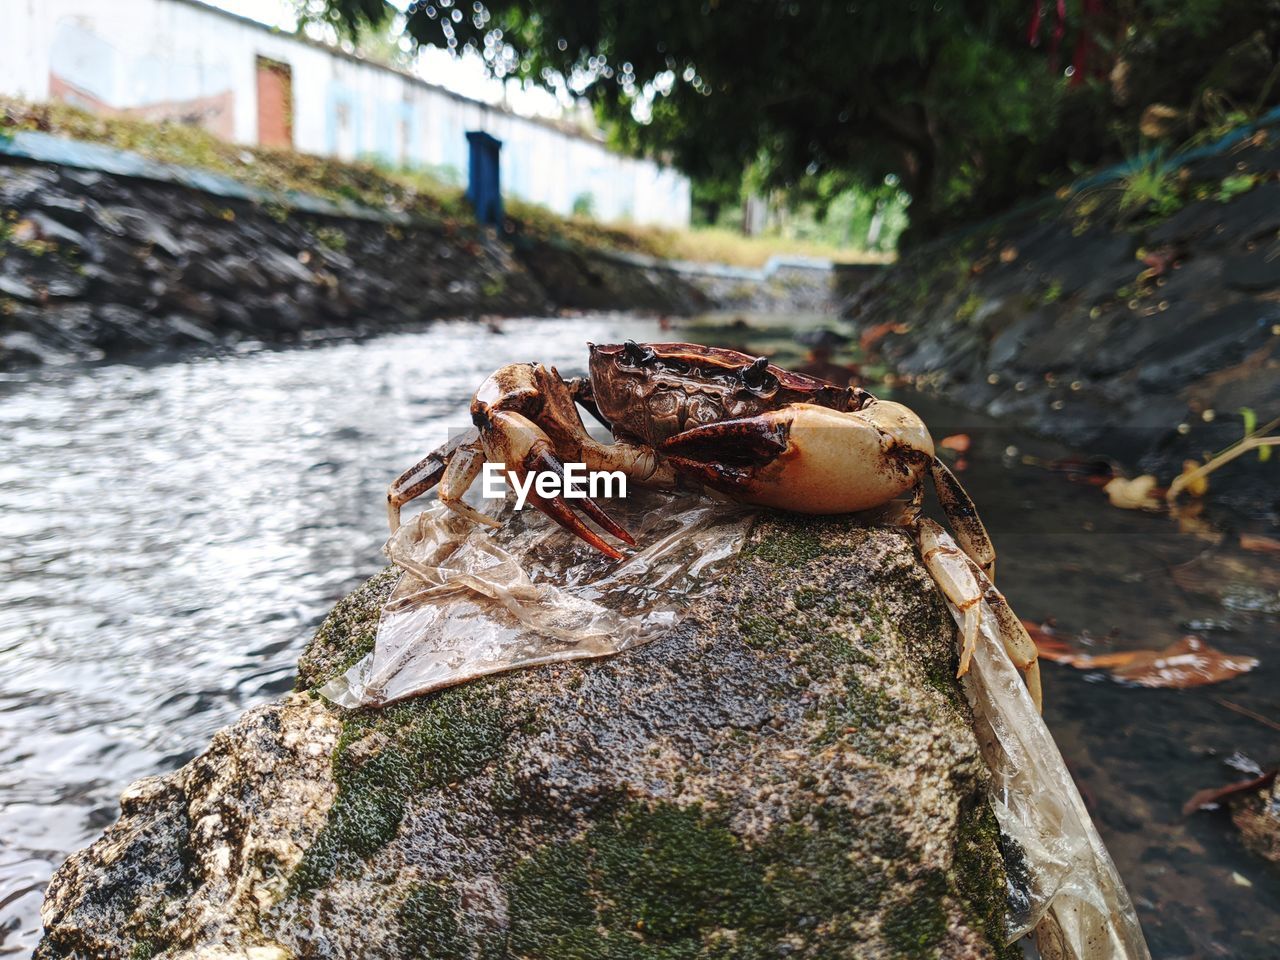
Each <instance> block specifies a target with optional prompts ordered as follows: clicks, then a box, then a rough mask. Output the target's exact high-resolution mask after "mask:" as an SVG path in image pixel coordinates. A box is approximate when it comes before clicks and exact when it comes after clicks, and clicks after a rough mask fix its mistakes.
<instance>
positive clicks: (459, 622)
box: [320, 490, 753, 707]
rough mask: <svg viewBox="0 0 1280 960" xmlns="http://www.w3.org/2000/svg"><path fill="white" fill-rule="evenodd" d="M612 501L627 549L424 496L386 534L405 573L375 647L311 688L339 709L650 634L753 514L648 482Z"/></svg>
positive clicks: (529, 513)
mask: <svg viewBox="0 0 1280 960" xmlns="http://www.w3.org/2000/svg"><path fill="white" fill-rule="evenodd" d="M609 511H610V513H611V514H612V515H613V516H614V518H615V519H616V520H618V521H619V522H620V523H621V524H622V525H623V526H624V527H626V528H627V529H628V530H629V531H630V532H631V534H632V536H633V537H635V540H636V543H637V544H638V545H639V549H637V550H633V551H631V552H629V553H628V555H627V556H626V557H624V558H623V559H622V560H610V559H609V558H607V557H604V556H602V555H601V554H600V553H598V552H597V551H595V550H594V549H592V548H591V547H589V546H587V545H586V544H585V543H583V542H582V541H581V540H578V539H577V538H576V537H574V536H572V535H571V534H569V533H568V532H566V531H564V530H562V529H561V528H560V527H558V526H556V525H555V524H553V523H552V522H551V521H550V520H548V519H547V518H546V517H544V516H543V515H542V514H540V513H538V512H537V511H536V510H534V509H532V508H529V509H525V510H522V511H516V510H514V509H512V508H511V506H510V501H508V504H507V506H506V507H505V508H504V509H503V511H502V512H501V513H500V514H498V515H497V519H498V520H500V521H501V526H499V527H498V528H495V529H490V528H486V527H482V526H478V525H476V524H473V523H471V521H469V520H466V519H464V518H462V517H459V516H457V515H456V514H454V513H453V512H451V511H450V510H448V509H446V508H445V507H444V506H442V505H440V504H439V503H436V504H434V505H432V506H431V507H430V508H428V509H427V510H425V511H423V512H422V513H420V514H418V515H417V516H416V517H414V518H413V519H411V520H409V521H407V522H406V523H405V524H404V525H403V526H401V527H400V529H399V530H397V531H396V533H395V534H393V535H392V537H391V539H390V540H388V541H387V545H386V547H385V551H386V554H387V556H388V557H389V558H390V559H391V560H392V561H393V562H394V563H396V564H397V565H399V566H400V567H401V569H403V570H404V571H405V572H404V574H403V575H402V576H401V577H400V580H399V582H398V583H397V584H396V587H395V589H394V590H393V592H392V594H391V596H390V598H389V599H388V601H387V603H386V605H385V606H384V608H383V611H382V616H381V619H380V620H379V623H378V632H377V637H376V640H375V642H374V649H373V652H372V653H370V654H369V655H368V656H366V657H365V658H364V659H363V660H361V661H360V662H359V663H357V664H356V665H355V666H354V667H352V668H351V669H350V670H348V671H347V673H346V674H344V675H343V676H341V677H339V678H337V679H336V680H334V681H331V682H330V683H328V684H326V685H325V686H324V687H322V688H321V690H320V692H321V693H322V694H323V695H324V696H325V697H327V698H328V699H330V700H332V701H333V702H334V703H336V704H338V705H339V706H343V707H374V706H382V705H384V704H387V703H391V702H392V701H395V700H400V699H403V698H405V697H411V696H415V695H417V694H421V693H427V692H429V691H431V690H438V689H440V688H441V687H446V686H450V685H452V684H456V683H463V682H465V681H467V680H471V679H474V678H476V677H480V676H484V675H485V674H490V673H497V672H499V671H503V670H513V669H517V668H520V667H531V666H535V665H538V664H545V663H556V662H560V661H564V660H577V659H582V658H587V657H600V656H605V655H607V654H612V653H618V652H619V651H621V650H626V649H628V648H629V647H634V646H637V645H638V644H641V643H645V642H647V641H649V640H651V639H653V638H654V637H657V636H660V635H661V634H662V633H663V632H665V631H666V630H667V629H669V628H670V627H671V626H672V625H674V624H675V623H676V622H677V621H678V620H679V619H680V616H681V614H682V613H683V611H684V610H685V609H686V607H687V606H688V604H689V602H690V601H691V600H693V599H694V598H695V597H696V596H697V595H698V592H699V590H700V589H702V588H703V587H705V586H706V585H707V584H708V582H709V580H710V578H711V577H713V576H714V575H715V573H716V571H717V570H718V569H719V568H720V567H721V566H722V565H723V564H724V563H725V561H727V560H729V559H730V558H732V557H733V556H735V555H736V554H737V553H738V551H739V550H741V549H742V545H743V543H744V542H745V541H746V536H747V533H748V531H749V530H750V527H751V521H752V517H753V515H752V514H751V513H749V512H747V511H746V510H744V508H743V507H742V506H741V505H739V504H734V503H729V502H726V501H720V500H714V499H711V498H709V497H706V496H695V495H690V494H687V493H676V494H672V493H661V492H657V491H643V490H637V491H633V492H632V495H631V496H629V497H628V498H627V499H625V500H613V501H610V503H609Z"/></svg>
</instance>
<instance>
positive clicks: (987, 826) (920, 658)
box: [39, 518, 1020, 960]
mask: <svg viewBox="0 0 1280 960" xmlns="http://www.w3.org/2000/svg"><path fill="white" fill-rule="evenodd" d="M392 578H393V572H391V571H384V573H382V574H380V575H379V576H378V577H375V578H374V579H373V580H371V581H370V582H369V583H368V584H366V585H365V586H364V587H362V588H361V589H360V590H358V591H356V593H354V594H353V595H352V596H351V597H349V598H348V599H347V600H345V601H343V603H342V604H339V606H338V607H337V608H336V609H335V611H334V613H333V614H332V615H331V617H330V618H329V620H327V621H326V623H325V624H324V626H323V627H322V628H321V630H320V631H319V633H318V634H317V637H316V639H315V640H314V641H313V642H312V644H311V646H310V647H309V648H308V649H307V650H306V652H305V653H304V654H303V656H302V659H301V661H300V681H299V685H300V691H299V692H298V693H295V694H293V695H292V696H291V697H290V698H288V699H287V700H286V701H284V702H283V703H278V704H273V705H270V706H267V707H263V708H259V709H258V710H256V711H251V712H250V713H249V714H247V715H246V717H245V718H243V719H242V720H241V721H240V723H239V724H237V726H236V727H233V728H231V729H229V730H228V731H224V732H223V734H220V735H219V737H220V738H221V739H220V740H219V741H218V742H219V743H221V744H222V745H223V747H226V745H228V744H235V743H237V742H241V743H243V744H244V746H243V750H244V751H245V752H246V755H245V756H240V757H229V756H225V755H223V754H222V753H217V752H216V751H215V754H214V755H213V759H210V756H206V757H202V758H200V759H198V760H196V761H194V762H193V764H192V765H190V766H189V767H188V768H185V769H184V770H183V771H179V772H178V773H176V774H172V775H170V776H169V777H164V778H159V779H158V780H157V781H155V782H156V783H158V784H160V785H161V786H162V788H163V789H161V788H159V787H158V788H156V790H154V791H153V793H154V794H155V797H154V799H153V801H152V802H151V803H149V804H148V805H145V806H143V807H141V808H135V807H132V806H131V807H127V808H126V809H125V812H124V815H123V817H122V819H121V821H120V823H118V824H117V825H116V826H114V827H112V828H111V830H109V831H108V833H107V835H106V836H105V837H104V838H103V839H102V840H99V841H98V843H97V844H95V845H94V846H93V847H91V848H89V850H87V851H84V852H81V853H79V854H76V855H75V856H74V857H72V858H71V860H70V861H69V862H68V864H67V865H65V866H64V867H63V868H62V869H61V870H60V871H59V872H58V874H57V875H56V876H55V878H54V880H53V883H52V884H51V887H50V893H49V899H48V901H47V902H46V913H45V917H46V921H47V922H48V924H49V928H48V932H47V935H46V938H45V940H44V942H43V944H42V945H41V948H40V954H39V956H41V957H44V958H50V957H59V956H70V955H72V954H73V953H75V952H76V951H81V952H82V953H93V954H95V955H103V956H121V957H124V956H129V955H130V952H131V951H134V950H138V949H142V950H144V951H146V955H148V956H180V955H189V956H193V955H195V954H194V953H191V951H195V952H201V951H203V952H204V953H210V952H215V951H225V952H229V953H230V954H232V955H239V956H246V957H248V956H258V957H262V958H268V957H276V956H279V957H285V956H334V957H340V956H341V957H354V956H360V957H441V958H446V957H447V958H453V957H458V958H463V957H466V958H493V960H496V958H507V957H511V958H515V957H519V958H548V960H551V958H555V960H574V958H581V960H588V958H591V960H614V958H618V960H621V958H647V960H677V958H695V957H708V958H709V957H717V958H721V957H723V958H730V957H733V958H737V957H741V958H754V957H775V956H783V955H786V956H795V957H860V958H862V957H865V958H877V957H886V958H887V957H905V958H934V957H975V956H989V957H1016V956H1019V955H1020V954H1019V953H1018V952H1017V951H1016V950H1011V949H1010V948H1007V947H1004V946H1003V945H1002V944H1001V939H1002V938H1001V918H1002V916H1003V905H1004V891H1005V872H1004V868H1003V866H1002V864H1001V861H1000V856H999V852H998V847H997V842H996V841H997V830H996V827H995V822H994V818H993V816H992V814H991V812H990V809H989V808H988V806H987V804H986V801H985V799H984V796H985V793H984V791H985V785H986V773H985V769H984V767H983V764H982V761H981V758H980V756H979V753H978V748H977V744H976V742H975V740H974V736H973V733H972V731H971V729H970V725H969V722H968V716H967V713H966V708H965V706H964V701H963V699H962V697H961V696H960V694H959V690H958V687H957V685H956V683H955V680H954V677H953V675H954V670H955V652H954V649H955V633H954V627H953V625H952V623H951V620H950V617H949V616H948V614H947V611H946V609H945V607H944V605H943V603H942V600H941V598H940V596H939V594H938V592H937V590H936V588H935V587H934V586H933V583H932V581H931V580H930V579H929V578H928V575H927V574H926V573H925V572H924V570H923V568H922V567H921V565H920V563H919V561H918V559H917V557H916V554H915V551H914V547H913V546H912V544H911V541H910V540H909V539H908V538H907V537H906V536H905V535H904V534H903V533H902V532H900V531H891V530H873V529H864V528H860V527H858V526H855V525H854V524H853V523H851V522H849V521H847V520H815V519H813V518H804V519H786V518H776V519H766V520H764V521H761V522H760V523H759V524H758V525H757V527H756V529H755V531H754V532H753V534H752V539H751V542H750V543H749V544H748V546H747V548H746V550H744V551H743V553H742V555H741V556H740V557H739V558H738V559H737V561H735V563H734V565H733V566H732V567H731V568H730V569H729V570H728V571H726V572H725V573H723V574H722V575H721V576H720V578H719V579H718V580H717V582H716V584H715V585H714V587H713V589H712V590H711V592H710V595H709V596H707V597H705V598H704V599H703V600H702V601H700V602H699V605H698V606H697V608H696V609H695V610H694V611H693V612H692V615H691V616H689V617H688V618H687V619H686V620H685V621H684V622H683V623H681V624H680V625H679V626H677V627H676V628H674V629H673V630H671V631H670V633H669V634H668V635H666V636H665V637H662V638H660V639H658V640H656V641H654V642H653V643H651V644H649V645H647V646H645V647H642V648H639V649H636V650H632V651H628V652H626V653H624V654H621V655H618V656H615V657H612V658H609V659H603V660H596V661H590V662H578V663H571V664H565V665H561V666H555V667H543V668H538V669H534V670H527V671H523V672H518V673H509V674H505V675H501V676H496V677H490V678H487V679H483V680H479V681H475V682H473V683H470V684H466V685H464V686H461V687H455V688H452V689H449V690H445V691H442V692H440V693H437V694H433V695H430V696H424V697H420V698H417V699H415V700H412V701H409V702H406V703H403V704H399V705H396V706H393V707H390V708H388V709H385V710H382V711H377V712H343V711H339V710H337V709H336V708H333V707H332V706H330V705H328V704H326V703H325V702H324V701H323V700H321V699H319V698H318V697H317V696H315V695H314V693H312V692H310V691H312V690H313V689H314V688H315V687H316V686H318V685H320V684H322V683H323V682H325V681H326V680H328V679H329V678H330V677H332V676H334V675H336V674H337V673H340V672H341V671H342V670H343V669H345V668H346V666H347V665H349V664H350V663H351V662H353V661H354V660H355V659H357V658H358V657H359V656H360V655H361V654H362V652H363V651H365V650H367V649H368V647H369V644H370V643H371V634H372V629H373V623H374V622H375V620H376V617H377V611H378V605H379V603H380V602H381V599H382V598H383V597H384V596H385V595H386V592H387V591H388V590H389V588H390V583H391V580H392ZM339 727H340V729H339ZM271 729H277V730H278V731H279V734H278V736H277V741H278V742H274V743H273V742H272V739H271V734H270V733H269V731H270V730H271ZM308 729H314V730H318V731H329V732H328V733H325V734H323V735H319V734H317V736H318V740H317V742H318V743H320V745H321V747H322V749H323V750H324V751H325V761H326V762H323V763H310V764H306V763H300V762H296V758H297V757H298V756H301V755H305V750H306V745H305V744H299V743H298V742H296V733H297V731H299V730H308ZM291 732H292V733H291ZM290 736H293V737H294V739H293V740H288V742H286V740H287V738H288V737H290ZM263 757H271V758H275V759H274V761H273V762H263V761H262V758H263ZM291 757H292V758H295V760H290V759H289V758H291ZM202 763H203V764H204V767H203V768H201V769H204V770H205V773H203V774H201V775H200V776H194V775H192V774H190V773H189V772H188V771H190V770H192V769H193V768H194V767H197V766H199V765H201V764H202ZM290 764H292V765H293V766H292V767H291V766H290ZM226 770H234V771H235V772H236V776H235V778H234V779H228V777H227V776H226V775H225V771H226ZM219 771H222V772H219ZM255 771H261V773H260V775H258V774H255ZM299 780H301V783H298V782H295V781H299ZM281 781H285V782H288V783H290V784H292V786H291V788H290V790H282V789H281V788H280V787H279V783H280V782H281ZM303 786H305V789H303ZM267 798H270V803H268V801H267ZM290 802H296V803H298V804H300V805H301V806H299V807H298V808H297V809H291V808H290V807H289V803H290ZM194 809H201V810H205V809H217V810H220V811H224V812H225V815H224V817H223V819H222V820H221V821H219V823H220V824H221V826H220V829H219V830H218V831H215V833H214V835H213V836H210V832H209V828H208V826H207V824H204V825H202V824H203V821H201V822H196V821H193V820H192V819H191V817H190V815H189V811H191V810H194ZM232 812H234V816H232V815H231V813H232ZM264 819H265V820H267V821H269V824H275V825H276V827H275V829H276V831H277V833H278V832H279V829H280V827H279V825H280V824H281V823H293V824H295V829H294V830H293V831H292V833H290V834H289V842H288V843H283V842H282V843H281V844H279V845H273V844H271V843H264V842H263V837H264V836H274V834H270V832H269V831H268V832H267V833H263V832H262V821H263V820H264ZM249 848H251V849H249ZM175 851H181V854H179V855H177V856H176V862H175ZM247 854H251V855H247ZM123 863H127V864H128V865H129V866H128V870H127V871H122V868H121V866H120V865H121V864H123ZM210 863H215V864H227V866H225V867H224V868H221V870H220V871H219V870H218V869H214V870H211V868H210V867H209V864H210ZM210 876H214V877H217V878H222V879H220V880H219V882H218V883H216V884H213V885H210V882H209V880H208V879H207V878H208V877H210ZM148 878H152V880H154V882H150V881H149V880H148ZM161 880H163V882H160V881H161ZM232 880H235V881H236V882H231V881H232ZM139 945H141V946H139ZM253 951H256V953H254V952H253ZM202 955H204V954H202ZM219 955H222V954H219Z"/></svg>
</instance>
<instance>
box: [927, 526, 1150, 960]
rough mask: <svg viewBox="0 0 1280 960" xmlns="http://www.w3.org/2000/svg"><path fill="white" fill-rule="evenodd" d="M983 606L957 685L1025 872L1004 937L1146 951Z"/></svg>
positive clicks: (1119, 954) (1112, 953)
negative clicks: (975, 643) (970, 710)
mask: <svg viewBox="0 0 1280 960" xmlns="http://www.w3.org/2000/svg"><path fill="white" fill-rule="evenodd" d="M952 545H953V546H954V543H952ZM948 605H949V606H950V604H948ZM982 606H983V612H982V618H981V632H980V635H979V637H978V646H977V650H976V651H975V652H974V655H973V660H972V663H971V665H970V669H969V672H968V673H967V674H966V675H965V677H964V690H965V694H966V696H967V697H968V699H969V703H970V705H971V706H972V708H973V715H974V732H975V733H976V734H977V737H978V743H979V746H980V747H981V749H982V755H983V757H984V759H985V760H986V762H987V766H988V768H989V769H990V770H991V796H990V800H991V806H992V809H993V810H994V811H995V814H996V820H997V821H998V822H999V824H1000V829H1001V832H1003V833H1004V835H1005V837H1006V838H1007V839H1008V840H1010V841H1012V844H1013V845H1016V846H1017V847H1018V848H1019V849H1020V850H1021V853H1022V863H1021V864H1020V865H1019V866H1020V867H1025V870H1024V869H1018V870H1016V871H1015V870H1010V874H1011V875H1014V874H1017V875H1018V876H1019V878H1020V880H1021V881H1022V882H1020V883H1017V884H1014V883H1013V882H1012V881H1011V886H1010V890H1009V914H1008V927H1009V929H1008V935H1009V939H1010V940H1011V941H1012V940H1013V939H1016V938H1017V937H1020V936H1023V935H1025V934H1027V933H1030V932H1032V931H1034V932H1035V935H1036V945H1037V947H1038V948H1039V950H1040V955H1041V957H1042V958H1043V960H1150V956H1151V954H1150V953H1149V952H1148V950H1147V945H1146V940H1145V939H1144V938H1143V935H1142V927H1141V926H1140V925H1139V924H1138V917H1137V913H1136V912H1135V911H1134V909H1133V903H1132V902H1131V901H1130V899H1129V894H1128V892H1127V891H1126V890H1125V887H1124V881H1122V880H1121V879H1120V875H1119V873H1118V872H1117V871H1116V868H1115V864H1114V863H1112V861H1111V856H1110V854H1108V853H1107V848H1106V846H1105V845H1104V844H1103V842H1102V838H1101V837H1100V836H1098V831H1097V829H1096V828H1095V827H1094V825H1093V820H1092V819H1091V818H1090V817H1089V812H1088V810H1087V809H1086V808H1085V805H1084V801H1083V800H1082V799H1081V797H1080V792H1079V791H1078V790H1077V789H1076V785H1075V783H1074V781H1073V780H1072V779H1071V774H1070V773H1069V772H1068V770H1067V766H1066V764H1065V763H1064V762H1063V760H1062V754H1061V753H1059V752H1058V745H1057V744H1056V743H1055V742H1054V740H1053V735H1052V734H1051V733H1050V732H1049V728H1048V727H1046V726H1045V724H1044V720H1043V719H1042V718H1041V716H1040V714H1039V712H1038V711H1037V710H1036V708H1035V704H1033V703H1032V701H1031V697H1030V695H1029V694H1028V693H1027V688H1026V685H1025V684H1024V683H1023V680H1022V675H1021V674H1020V673H1019V671H1018V669H1017V668H1016V667H1015V666H1014V665H1013V662H1012V661H1011V660H1010V659H1009V655H1008V654H1007V653H1005V649H1004V645H1003V644H1002V643H1001V642H1000V639H999V634H998V632H997V625H996V624H997V621H996V617H995V614H994V613H992V612H991V611H990V609H989V608H987V604H986V601H983V603H982ZM951 612H952V615H953V616H954V617H955V618H956V622H957V623H959V622H960V620H961V615H960V612H959V611H958V610H956V608H955V607H954V606H952V607H951Z"/></svg>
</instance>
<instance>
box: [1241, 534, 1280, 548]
mask: <svg viewBox="0 0 1280 960" xmlns="http://www.w3.org/2000/svg"><path fill="white" fill-rule="evenodd" d="M1240 547H1241V548H1242V549H1244V550H1249V551H1251V552H1253V553H1280V540H1277V539H1275V537H1264V536H1261V535H1259V534H1254V533H1242V534H1240Z"/></svg>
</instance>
